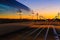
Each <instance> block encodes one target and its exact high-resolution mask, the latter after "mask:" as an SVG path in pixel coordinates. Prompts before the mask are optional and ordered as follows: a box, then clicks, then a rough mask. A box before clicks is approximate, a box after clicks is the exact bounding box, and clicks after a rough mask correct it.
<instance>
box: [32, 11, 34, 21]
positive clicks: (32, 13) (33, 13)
mask: <svg viewBox="0 0 60 40" xmlns="http://www.w3.org/2000/svg"><path fill="white" fill-rule="evenodd" d="M33 19H34V12H33V11H32V20H33Z"/></svg>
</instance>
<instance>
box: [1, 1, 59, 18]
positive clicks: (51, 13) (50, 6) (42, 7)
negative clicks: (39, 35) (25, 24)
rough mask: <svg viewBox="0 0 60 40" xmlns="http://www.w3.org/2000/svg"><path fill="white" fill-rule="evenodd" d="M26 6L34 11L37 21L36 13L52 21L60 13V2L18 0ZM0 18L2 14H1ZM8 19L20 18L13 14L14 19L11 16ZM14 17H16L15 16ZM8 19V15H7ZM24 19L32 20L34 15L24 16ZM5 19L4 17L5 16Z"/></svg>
mask: <svg viewBox="0 0 60 40" xmlns="http://www.w3.org/2000/svg"><path fill="white" fill-rule="evenodd" d="M16 1H18V2H20V3H22V4H24V5H26V6H28V7H29V8H30V9H31V10H33V11H34V13H35V14H34V19H36V18H37V17H36V13H37V12H38V13H39V16H43V17H45V18H48V19H51V18H54V17H55V16H57V14H58V12H60V0H16ZM0 15H1V16H0V18H1V17H2V14H0ZM9 15H10V14H8V18H19V16H18V15H16V14H13V13H12V14H11V16H12V17H10V16H9ZM13 15H14V16H13ZM5 17H7V15H5ZM22 17H23V18H32V14H31V13H30V14H24V13H23V15H22ZM3 18H4V15H3Z"/></svg>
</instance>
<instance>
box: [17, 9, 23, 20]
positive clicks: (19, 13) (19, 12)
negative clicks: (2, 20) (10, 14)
mask: <svg viewBox="0 0 60 40" xmlns="http://www.w3.org/2000/svg"><path fill="white" fill-rule="evenodd" d="M17 13H18V15H19V16H20V19H22V14H21V13H22V11H21V10H19V11H17Z"/></svg>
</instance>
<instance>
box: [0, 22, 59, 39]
mask: <svg viewBox="0 0 60 40" xmlns="http://www.w3.org/2000/svg"><path fill="white" fill-rule="evenodd" d="M0 40H60V28H59V26H55V25H35V24H34V23H28V22H26V23H8V24H0Z"/></svg>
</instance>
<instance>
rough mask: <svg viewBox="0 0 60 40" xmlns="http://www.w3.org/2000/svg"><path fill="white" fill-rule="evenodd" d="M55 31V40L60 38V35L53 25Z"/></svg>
mask: <svg viewBox="0 0 60 40" xmlns="http://www.w3.org/2000/svg"><path fill="white" fill-rule="evenodd" d="M53 32H54V38H55V40H59V36H58V34H57V32H56V29H55V28H54V26H53Z"/></svg>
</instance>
